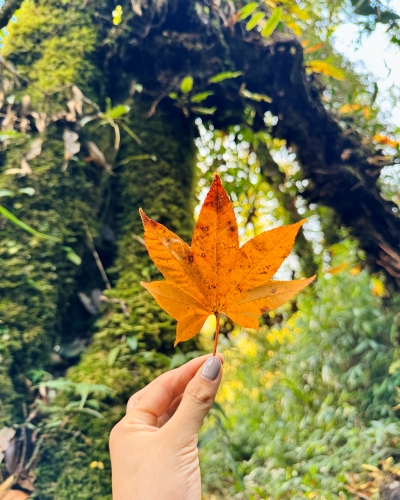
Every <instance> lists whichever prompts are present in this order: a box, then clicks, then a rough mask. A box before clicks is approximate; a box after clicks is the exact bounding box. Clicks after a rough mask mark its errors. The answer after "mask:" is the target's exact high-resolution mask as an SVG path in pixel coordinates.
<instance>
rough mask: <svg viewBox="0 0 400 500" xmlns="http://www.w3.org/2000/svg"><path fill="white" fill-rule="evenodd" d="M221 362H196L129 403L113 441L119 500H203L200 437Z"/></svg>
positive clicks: (156, 382) (153, 384) (157, 381)
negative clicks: (198, 445)
mask: <svg viewBox="0 0 400 500" xmlns="http://www.w3.org/2000/svg"><path fill="white" fill-rule="evenodd" d="M221 362H223V357H222V355H221V354H218V355H217V356H210V355H207V356H201V357H200V358H196V359H193V360H192V361H189V362H188V363H186V364H185V365H183V366H181V367H180V368H177V369H175V370H171V371H169V372H166V373H164V374H163V375H161V376H160V377H158V378H156V379H155V380H153V382H151V383H150V384H149V385H147V386H146V387H144V388H143V389H142V390H140V391H139V392H137V393H136V394H134V395H133V396H132V397H131V398H130V399H129V402H128V405H127V412H126V415H125V417H124V418H123V419H122V420H121V421H120V422H118V424H117V425H116V426H115V427H114V428H113V430H112V431H111V435H110V454H111V465H112V490H113V500H200V499H201V480H200V467H199V458H198V451H197V441H198V433H199V430H200V427H201V425H202V423H203V419H204V417H205V416H206V415H207V413H208V411H209V410H210V408H211V406H212V404H213V403H214V399H215V396H216V394H217V390H218V387H219V384H220V382H221V378H222V369H221V364H222V363H221Z"/></svg>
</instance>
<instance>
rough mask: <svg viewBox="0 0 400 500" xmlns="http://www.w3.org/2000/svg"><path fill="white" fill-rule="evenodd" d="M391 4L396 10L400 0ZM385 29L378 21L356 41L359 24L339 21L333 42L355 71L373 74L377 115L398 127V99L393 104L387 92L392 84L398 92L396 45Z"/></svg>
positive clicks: (399, 8) (399, 72)
mask: <svg viewBox="0 0 400 500" xmlns="http://www.w3.org/2000/svg"><path fill="white" fill-rule="evenodd" d="M393 4H396V7H395V5H393V7H395V8H394V9H393V10H395V12H396V13H398V14H400V0H398V2H397V1H396V2H393ZM397 5H398V6H397ZM386 29H387V26H386V25H384V24H381V23H378V25H377V27H376V29H375V30H374V31H373V32H372V33H370V34H367V33H364V34H363V35H362V37H361V43H359V27H357V26H356V25H355V24H352V23H346V24H342V25H341V26H339V27H338V28H337V30H336V31H335V35H334V41H333V45H334V47H335V49H336V50H337V51H338V52H340V53H342V54H343V55H344V56H345V57H346V58H347V59H348V60H350V61H351V62H353V63H357V65H356V70H357V72H360V73H363V72H365V71H367V72H369V73H371V74H372V75H374V77H375V78H376V81H377V84H378V88H379V94H378V98H377V101H376V103H377V104H378V105H379V106H380V108H381V110H382V117H381V119H382V121H388V122H389V123H391V124H393V125H394V126H395V127H400V99H399V100H398V101H399V102H398V104H397V106H395V107H393V105H392V103H391V102H390V101H389V99H388V95H387V93H388V90H389V89H390V87H391V86H392V85H395V86H397V87H398V88H399V96H400V47H399V46H395V45H394V44H391V43H390V40H389V36H388V35H387V34H386V33H385V30H386Z"/></svg>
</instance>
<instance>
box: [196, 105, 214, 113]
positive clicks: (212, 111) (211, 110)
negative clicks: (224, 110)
mask: <svg viewBox="0 0 400 500" xmlns="http://www.w3.org/2000/svg"><path fill="white" fill-rule="evenodd" d="M191 109H192V111H194V112H195V113H200V114H202V115H213V114H214V113H215V112H216V111H217V107H216V106H214V107H212V108H201V107H199V106H193V107H192V108H191Z"/></svg>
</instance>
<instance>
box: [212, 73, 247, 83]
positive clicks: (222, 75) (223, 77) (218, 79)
mask: <svg viewBox="0 0 400 500" xmlns="http://www.w3.org/2000/svg"><path fill="white" fill-rule="evenodd" d="M242 74H243V73H242V72H241V71H223V72H222V73H218V74H216V75H214V76H212V77H211V78H210V79H209V80H208V83H219V82H222V81H223V80H229V79H230V78H237V77H238V76H240V75H242Z"/></svg>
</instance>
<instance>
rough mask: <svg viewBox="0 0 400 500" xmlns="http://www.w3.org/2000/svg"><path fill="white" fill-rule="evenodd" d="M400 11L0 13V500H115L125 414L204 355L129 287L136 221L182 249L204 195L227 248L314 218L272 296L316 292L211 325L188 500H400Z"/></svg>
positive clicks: (35, 9) (168, 8)
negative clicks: (219, 365)
mask: <svg viewBox="0 0 400 500" xmlns="http://www.w3.org/2000/svg"><path fill="white" fill-rule="evenodd" d="M399 7H400V6H399V3H398V2H397V1H395V0H392V1H390V0H384V1H370V0H351V1H350V0H297V1H295V0H256V1H250V2H246V0H96V1H94V0H59V1H55V0H23V1H21V0H5V1H4V0H1V1H0V28H1V31H2V33H1V39H0V126H1V131H0V236H1V237H0V259H1V262H0V290H1V292H0V498H1V499H3V500H7V499H8V500H11V498H13V499H14V500H17V499H24V498H28V497H30V498H38V499H40V500H53V499H57V500H71V499H74V500H89V499H93V498H95V499H98V500H101V499H111V491H110V463H109V457H108V434H109V431H110V429H111V427H112V426H113V425H114V424H115V423H116V422H117V421H118V420H119V419H120V418H121V416H122V415H123V413H124V408H125V403H126V401H127V399H128V398H129V396H130V395H131V393H133V392H134V391H136V390H138V389H140V388H141V387H143V386H144V385H145V384H147V383H148V382H149V381H150V380H152V379H153V378H154V377H155V376H157V375H158V374H160V373H161V372H163V371H165V370H168V369H171V368H173V367H176V366H179V365H181V364H182V363H184V362H185V361H187V360H188V359H190V358H192V357H194V356H198V355H199V354H200V353H203V352H210V350H211V348H212V343H213V334H214V327H215V324H214V325H213V324H212V321H207V323H206V325H205V326H204V328H203V330H202V333H201V335H200V336H199V337H197V338H196V339H194V340H192V341H190V342H187V343H184V344H180V345H179V346H178V348H177V349H174V348H173V341H174V336H175V324H174V321H173V320H172V319H171V318H170V317H169V316H168V315H167V314H166V313H165V312H163V311H161V310H160V309H159V308H158V306H157V305H156V303H155V301H154V300H153V299H152V298H151V297H150V295H149V294H148V293H147V292H146V291H145V290H144V289H142V288H141V287H140V285H139V281H141V280H151V279H155V278H157V270H156V269H155V267H154V266H153V264H152V263H151V261H150V260H149V258H148V255H147V252H146V250H145V248H144V244H143V239H142V237H143V231H142V226H141V222H140V219H139V216H138V209H139V207H142V208H143V209H144V210H145V211H146V213H147V214H148V215H149V216H150V217H152V218H154V219H156V220H158V221H160V222H161V223H163V224H165V225H166V226H168V228H170V229H171V230H173V231H175V232H177V233H178V234H179V235H180V236H181V237H183V238H184V239H185V240H186V241H190V236H191V231H192V229H193V226H194V221H195V217H196V213H197V211H198V207H199V203H200V202H201V201H202V199H203V198H204V195H205V192H206V191H207V189H208V187H209V185H210V183H211V179H212V175H213V173H214V172H219V174H220V176H221V178H222V181H223V183H224V186H225V188H226V189H227V191H228V193H229V195H230V197H231V199H232V201H233V203H234V207H235V211H236V215H237V218H238V222H239V225H240V236H241V240H242V242H245V241H246V240H247V239H249V238H251V237H253V236H254V235H255V234H258V233H260V232H261V231H264V230H267V229H270V228H273V227H276V226H279V225H282V224H286V223H291V222H296V221H298V220H300V219H302V218H305V217H307V218H308V221H307V223H306V224H305V225H304V231H302V233H301V234H300V235H299V237H298V238H297V241H296V244H295V247H294V250H293V252H292V254H291V255H290V257H289V258H288V260H287V261H286V262H285V263H284V265H283V266H282V268H281V269H280V271H279V272H278V276H279V277H283V278H284V279H288V278H289V279H290V278H292V277H293V278H294V277H301V276H310V275H311V274H313V273H314V272H316V273H317V276H318V277H317V280H316V281H315V283H314V284H313V285H312V286H310V287H308V289H307V290H305V291H303V292H302V293H301V294H299V296H298V298H297V299H296V301H294V302H293V303H291V304H289V305H288V304H286V305H285V306H283V307H282V308H280V309H279V310H277V311H274V312H270V313H265V314H264V316H263V317H261V318H260V325H261V328H260V331H258V332H256V331H250V330H249V331H246V330H243V329H241V328H238V327H237V326H235V325H234V324H232V323H231V322H230V321H229V320H228V319H227V318H223V319H222V320H221V321H222V323H221V332H222V333H223V336H222V339H221V340H220V350H221V351H222V352H224V355H225V358H226V363H225V375H224V381H223V384H222V386H221V389H220V393H219V397H218V403H217V404H216V405H215V407H214V408H213V409H212V411H211V415H210V417H209V418H208V419H207V421H206V422H205V425H204V430H203V432H202V434H201V439H200V443H199V446H200V457H201V464H202V474H203V485H204V499H205V500H220V499H237V500H266V499H271V500H275V499H276V500H278V499H283V500H289V499H294V500H297V499H326V500H328V499H329V500H330V499H338V498H340V499H350V498H361V499H365V500H369V499H379V498H381V499H383V500H389V499H392V500H395V499H399V498H400V464H399V465H397V463H398V462H400V420H399V411H400V405H399V403H400V394H399V392H400V312H399V305H400V299H399V296H398V289H399V285H400V220H399V206H400V194H399V193H400V166H399V161H400V104H399V103H400V90H399V89H400V80H398V81H397V83H398V84H399V86H396V75H397V77H399V67H400V56H399V51H400V24H399V22H400V10H399ZM368 44H369V45H368ZM368 47H369V48H368ZM377 47H378V50H376V49H377ZM380 47H382V49H383V50H382V51H381V50H380V49H379V48H380ZM357 50H359V52H357ZM374 50H376V52H375V55H373V56H372V59H371V52H372V53H373V54H374V52H373V51H374ZM357 54H364V56H365V57H366V58H367V59H368V56H369V59H368V61H369V63H371V60H372V62H374V60H373V57H375V63H376V67H377V68H378V69H377V72H376V73H374V71H373V67H372V69H371V66H370V67H368V64H367V65H364V66H363V65H362V64H361V65H360V64H359V63H356V61H357V58H358V56H357ZM372 66H373V64H372Z"/></svg>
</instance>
